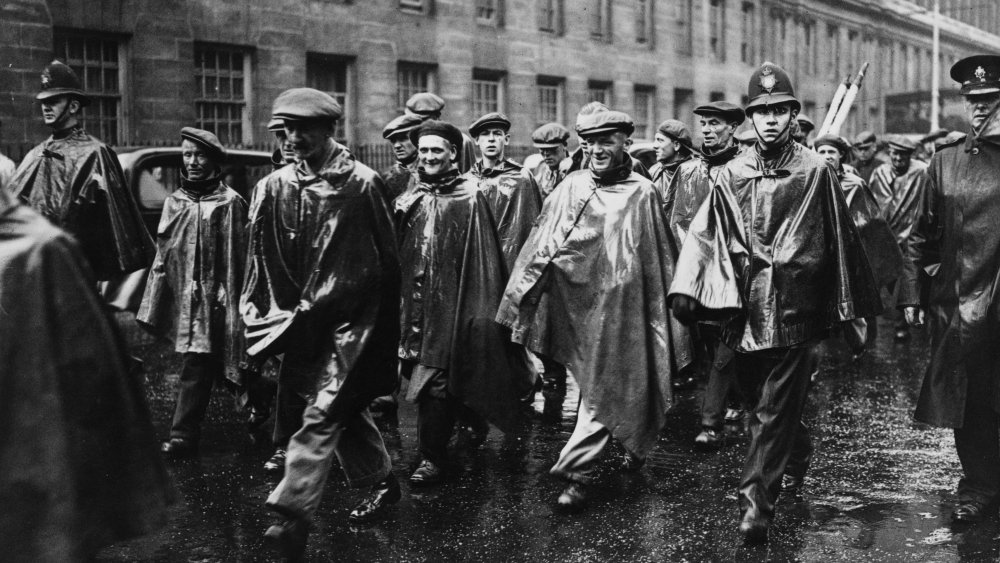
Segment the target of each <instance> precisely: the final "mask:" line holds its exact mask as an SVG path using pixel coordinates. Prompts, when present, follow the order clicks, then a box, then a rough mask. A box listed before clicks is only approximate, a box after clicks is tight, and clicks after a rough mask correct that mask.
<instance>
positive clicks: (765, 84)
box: [760, 66, 777, 94]
mask: <svg viewBox="0 0 1000 563" xmlns="http://www.w3.org/2000/svg"><path fill="white" fill-rule="evenodd" d="M776 82H777V80H776V79H775V78H774V71H773V70H771V67H770V66H765V67H763V68H761V69H760V88H761V89H762V90H764V91H765V92H767V93H768V94H770V93H771V90H773V89H774V85H775V83H776Z"/></svg>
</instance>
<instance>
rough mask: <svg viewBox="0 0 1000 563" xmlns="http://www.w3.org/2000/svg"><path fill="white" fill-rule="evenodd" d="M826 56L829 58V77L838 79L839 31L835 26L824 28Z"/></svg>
mask: <svg viewBox="0 0 1000 563" xmlns="http://www.w3.org/2000/svg"><path fill="white" fill-rule="evenodd" d="M826 40H827V49H826V52H827V55H828V56H829V57H830V77H831V78H834V79H837V80H839V79H840V29H839V28H838V27H837V26H835V25H827V26H826Z"/></svg>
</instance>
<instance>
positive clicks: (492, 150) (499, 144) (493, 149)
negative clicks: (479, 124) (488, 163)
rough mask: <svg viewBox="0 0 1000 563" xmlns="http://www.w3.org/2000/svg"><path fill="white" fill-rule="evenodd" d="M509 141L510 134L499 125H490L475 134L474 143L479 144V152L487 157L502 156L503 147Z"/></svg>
mask: <svg viewBox="0 0 1000 563" xmlns="http://www.w3.org/2000/svg"><path fill="white" fill-rule="evenodd" d="M509 142H510V135H508V134H507V132H506V131H504V130H503V129H501V128H499V127H490V128H489V129H484V130H482V131H480V132H479V135H477V136H476V144H477V145H479V152H481V153H482V154H483V156H484V157H486V158H489V159H493V160H495V159H498V158H503V155H504V148H505V147H506V146H507V143H509Z"/></svg>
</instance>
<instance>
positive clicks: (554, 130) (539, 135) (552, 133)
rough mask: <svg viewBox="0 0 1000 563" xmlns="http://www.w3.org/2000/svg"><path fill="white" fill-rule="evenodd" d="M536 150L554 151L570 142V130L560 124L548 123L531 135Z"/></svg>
mask: <svg viewBox="0 0 1000 563" xmlns="http://www.w3.org/2000/svg"><path fill="white" fill-rule="evenodd" d="M531 142H532V143H534V144H535V148H539V149H553V148H555V147H559V146H563V145H565V144H566V143H568V142H569V129H566V128H565V127H563V126H562V125H559V124H558V123H546V124H545V125H542V126H541V127H539V128H538V129H535V130H534V131H533V132H532V133H531Z"/></svg>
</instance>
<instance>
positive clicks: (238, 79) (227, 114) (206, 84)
mask: <svg viewBox="0 0 1000 563" xmlns="http://www.w3.org/2000/svg"><path fill="white" fill-rule="evenodd" d="M194 78H195V101H194V105H195V123H196V125H197V126H198V127H200V128H201V129H204V130H206V131H211V132H212V133H215V135H216V136H217V137H218V138H219V140H220V141H221V142H222V144H224V145H236V144H240V143H243V144H250V143H252V142H253V136H252V134H251V128H250V126H249V121H250V119H249V113H248V110H247V99H248V98H249V97H250V92H249V90H250V54H249V52H247V51H246V50H245V49H242V48H239V47H226V46H218V45H195V48H194Z"/></svg>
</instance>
